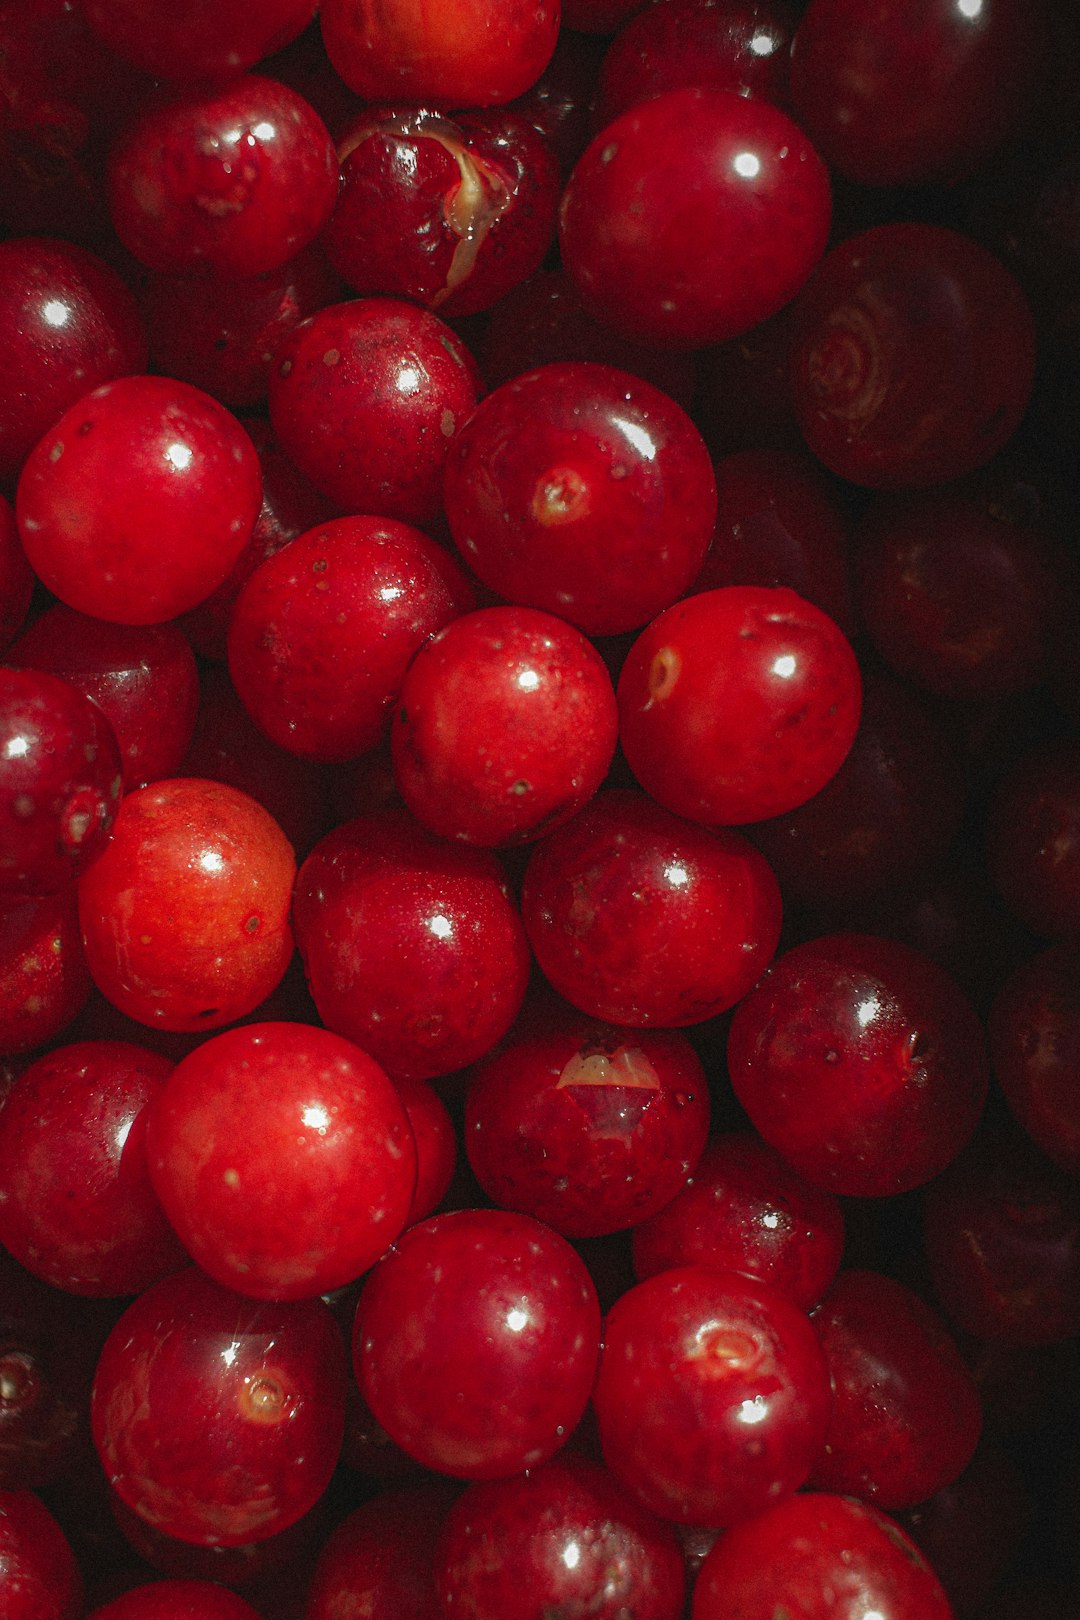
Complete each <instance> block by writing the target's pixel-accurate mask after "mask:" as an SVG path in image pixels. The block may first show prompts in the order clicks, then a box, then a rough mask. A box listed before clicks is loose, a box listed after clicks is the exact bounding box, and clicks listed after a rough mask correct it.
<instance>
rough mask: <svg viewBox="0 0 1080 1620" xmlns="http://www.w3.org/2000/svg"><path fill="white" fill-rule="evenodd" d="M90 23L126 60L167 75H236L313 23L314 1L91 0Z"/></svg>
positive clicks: (88, 2) (87, 7)
mask: <svg viewBox="0 0 1080 1620" xmlns="http://www.w3.org/2000/svg"><path fill="white" fill-rule="evenodd" d="M84 9H85V11H86V20H87V22H88V23H89V24H90V27H91V28H92V29H94V31H95V32H96V33H98V34H100V36H101V38H102V39H103V40H104V41H105V42H106V44H107V45H108V46H109V47H110V48H111V49H112V50H114V51H115V52H116V54H117V56H119V57H121V58H123V60H125V61H129V62H134V63H135V64H136V65H137V66H138V67H141V68H143V69H145V71H146V72H147V73H152V74H154V75H155V76H156V77H158V78H163V79H191V80H199V79H225V78H233V77H235V76H236V75H237V74H240V73H244V72H246V71H247V69H248V68H250V67H254V65H255V63H256V62H258V61H259V60H260V59H261V58H262V57H264V56H269V55H271V53H272V52H274V51H277V50H280V49H281V48H282V46H283V45H287V44H288V43H289V41H290V40H291V39H294V38H295V37H296V35H297V34H299V33H300V31H301V29H303V28H306V26H307V24H308V23H309V22H310V21H311V18H312V15H313V13H314V10H315V7H314V4H313V0H266V3H265V4H262V5H260V6H258V7H257V8H256V9H255V10H252V8H251V7H250V6H249V5H248V4H247V0H179V3H175V0H154V3H153V4H151V5H147V4H146V3H145V0H86V5H85V7H84Z"/></svg>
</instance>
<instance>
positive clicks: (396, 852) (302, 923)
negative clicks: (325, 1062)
mask: <svg viewBox="0 0 1080 1620" xmlns="http://www.w3.org/2000/svg"><path fill="white" fill-rule="evenodd" d="M293 916H294V924H295V927H296V938H297V944H298V945H299V948H300V954H301V956H302V957H303V960H304V969H305V971H306V973H307V977H308V983H309V984H310V986H311V993H312V995H313V996H314V998H315V1004H316V1006H317V1007H318V1009H319V1016H320V1017H321V1018H322V1020H323V1022H324V1023H325V1024H327V1025H328V1026H329V1028H331V1029H334V1030H336V1031H337V1032H338V1033H339V1034H341V1035H344V1036H345V1037H346V1038H347V1039H349V1040H354V1041H356V1043H357V1045H358V1046H361V1047H362V1048H363V1050H364V1051H366V1052H369V1053H370V1054H371V1056H372V1057H374V1058H375V1060H376V1062H378V1063H380V1064H381V1065H382V1066H383V1068H385V1069H386V1071H387V1073H388V1074H390V1075H391V1076H393V1077H395V1078H396V1077H397V1076H398V1075H404V1076H406V1077H408V1078H412V1079H418V1080H427V1079H431V1078H432V1077H434V1076H436V1075H441V1074H448V1073H450V1072H451V1071H452V1070H454V1069H460V1068H463V1067H464V1066H465V1065H466V1064H467V1063H474V1062H476V1060H477V1059H478V1058H481V1057H483V1056H484V1054H485V1053H486V1052H488V1051H490V1049H491V1047H492V1046H494V1044H495V1042H496V1041H497V1040H499V1039H500V1038H501V1037H502V1036H503V1035H504V1034H505V1033H506V1031H507V1030H508V1029H509V1027H510V1025H511V1024H512V1022H513V1020H514V1018H515V1016H516V1014H517V1011H518V1008H519V1007H520V1005H521V1002H522V999H523V997H524V994H525V986H526V983H527V981H528V974H529V951H528V945H527V943H526V939H525V932H524V929H523V927H522V924H521V919H520V918H519V916H518V914H517V911H516V909H515V908H514V906H513V904H512V903H511V901H510V899H509V895H508V891H507V886H506V880H505V878H504V876H503V872H502V868H501V867H500V866H499V865H498V862H497V861H496V858H495V857H494V856H493V855H491V854H489V852H488V851H486V850H479V849H469V848H466V847H465V846H464V845H461V844H450V843H446V842H444V841H443V840H442V839H438V838H435V837H434V836H433V835H432V834H431V833H429V832H427V831H426V829H425V828H422V827H420V826H419V825H418V824H417V823H416V822H415V821H413V819H412V817H411V816H409V815H408V814H406V812H404V811H401V810H387V811H383V812H381V813H375V814H372V815H368V816H360V817H357V818H356V819H355V820H353V821H350V822H346V823H345V825H344V826H341V827H338V828H337V829H336V830H335V831H334V832H331V833H329V834H327V836H326V837H325V838H323V839H322V840H321V841H320V842H319V843H318V844H317V845H316V846H315V848H314V850H313V851H312V852H311V854H310V855H309V856H308V858H307V860H306V861H305V862H304V864H303V866H302V867H301V869H300V873H299V875H298V877H297V882H296V896H295V901H294V913H293Z"/></svg>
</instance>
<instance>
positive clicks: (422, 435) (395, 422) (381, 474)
mask: <svg viewBox="0 0 1080 1620" xmlns="http://www.w3.org/2000/svg"><path fill="white" fill-rule="evenodd" d="M477 393H478V379H477V372H476V365H475V362H474V360H473V358H472V356H471V355H470V354H469V352H468V350H467V349H466V348H465V345H464V344H463V343H462V342H461V341H460V339H459V338H458V337H456V336H455V334H454V333H453V332H451V330H450V328H449V327H448V326H446V325H445V324H444V323H443V322H442V321H440V320H439V319H438V317H437V316H435V315H432V314H431V312H430V311H429V310H424V309H417V308H416V307H415V305H412V304H406V303H404V302H402V301H401V300H399V299H396V298H358V299H354V300H351V301H349V302H348V303H344V304H331V305H330V306H329V307H328V308H326V309H322V310H320V311H319V312H318V313H317V314H315V315H312V316H310V317H309V318H308V319H307V320H306V321H301V322H300V323H299V325H298V326H295V327H294V328H293V329H292V331H291V332H290V333H289V334H288V336H287V337H286V338H285V340H284V341H283V342H282V343H281V345H280V346H279V348H278V350H277V354H276V356H275V360H274V365H273V367H272V368H271V372H270V393H269V404H270V420H271V423H272V424H273V427H274V431H275V433H276V434H277V437H278V441H279V442H280V444H281V447H282V449H283V450H284V451H285V452H286V454H287V455H289V456H290V457H291V458H292V459H293V461H295V463H296V465H297V466H298V467H299V469H300V471H301V472H302V473H303V474H304V475H305V476H306V477H307V478H310V480H311V482H312V483H313V484H314V485H315V486H316V488H317V489H320V490H322V491H323V493H324V494H325V495H328V496H329V497H330V498H331V500H333V501H335V502H336V503H337V504H338V506H339V507H340V508H341V509H342V510H343V511H346V512H359V513H364V514H366V515H370V516H376V517H392V518H397V519H399V520H400V521H401V522H403V523H419V524H423V523H428V522H430V521H431V520H432V519H433V518H435V517H436V516H437V515H438V513H439V511H440V508H441V505H442V476H443V465H444V463H445V460H446V456H447V453H448V451H449V448H450V441H451V440H452V439H453V437H454V434H455V433H456V432H457V430H458V428H459V427H460V426H461V424H462V422H463V421H464V420H465V418H466V417H467V416H468V415H469V414H470V413H471V412H472V410H473V407H474V406H475V404H476V398H477Z"/></svg>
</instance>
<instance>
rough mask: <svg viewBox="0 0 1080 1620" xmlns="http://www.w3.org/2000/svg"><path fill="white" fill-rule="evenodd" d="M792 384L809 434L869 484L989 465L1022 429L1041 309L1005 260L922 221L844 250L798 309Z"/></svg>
mask: <svg viewBox="0 0 1080 1620" xmlns="http://www.w3.org/2000/svg"><path fill="white" fill-rule="evenodd" d="M792 320H793V323H794V340H793V346H792V355H791V380H792V390H793V394H794V400H795V410H796V414H797V417H798V420H799V426H800V428H801V430H802V433H803V436H804V438H805V440H806V443H807V444H808V445H809V447H810V449H811V450H812V451H813V452H814V454H815V455H816V456H817V457H818V458H819V459H820V460H821V461H823V462H824V463H825V465H826V467H828V468H829V469H830V471H832V472H834V473H838V474H839V476H840V477H841V478H846V479H848V480H849V481H850V482H851V483H853V484H861V485H865V486H867V487H869V488H871V489H906V488H909V487H910V488H924V487H926V486H928V485H932V484H943V483H947V482H948V481H949V480H950V479H956V478H961V477H963V476H964V475H965V474H967V473H969V472H973V471H974V470H975V469H976V468H977V467H981V466H983V465H984V464H985V463H986V462H988V461H989V460H990V458H991V457H992V456H993V455H995V454H996V453H997V451H998V450H1000V449H1001V448H1002V446H1003V445H1005V444H1006V443H1007V442H1008V440H1009V439H1010V438H1011V437H1012V434H1013V433H1014V432H1015V430H1016V428H1017V426H1018V425H1019V422H1020V420H1021V417H1022V416H1023V414H1024V411H1025V409H1026V407H1027V404H1028V400H1029V398H1030V395H1031V389H1032V383H1033V379H1034V374H1035V335H1034V327H1033V324H1032V319H1031V313H1030V311H1029V309H1028V306H1027V303H1026V301H1025V299H1024V295H1023V293H1022V292H1021V291H1020V287H1019V285H1018V283H1017V282H1016V281H1015V280H1014V278H1013V277H1012V276H1011V275H1010V274H1009V272H1008V271H1007V270H1006V269H1005V267H1004V265H1003V264H1002V263H1001V261H1000V260H999V259H996V258H995V257H994V255H993V254H992V253H989V252H988V251H987V250H986V249H985V248H983V247H981V246H980V245H979V244H978V243H977V242H975V241H973V240H972V239H971V238H970V237H966V236H962V235H960V233H959V232H957V231H953V230H948V229H946V228H945V227H943V226H939V225H930V224H926V223H923V222H905V223H901V224H894V225H878V226H875V227H873V228H872V229H871V230H868V231H861V232H859V233H857V234H856V235H854V236H850V237H848V239H847V240H846V241H844V242H842V243H840V244H839V245H838V246H837V247H834V248H833V249H832V251H831V252H830V253H829V254H827V255H826V257H825V258H824V259H823V260H822V262H821V264H820V265H819V266H818V268H817V270H816V271H815V273H814V275H813V277H812V278H811V280H810V282H809V283H808V285H807V286H806V287H805V288H804V289H803V291H802V292H801V293H800V294H799V297H798V299H797V301H796V302H795V304H794V306H793V309H792Z"/></svg>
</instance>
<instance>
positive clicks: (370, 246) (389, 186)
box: [322, 107, 561, 319]
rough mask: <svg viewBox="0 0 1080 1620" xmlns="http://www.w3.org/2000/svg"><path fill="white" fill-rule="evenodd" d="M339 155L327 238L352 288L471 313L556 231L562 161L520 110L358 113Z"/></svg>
mask: <svg viewBox="0 0 1080 1620" xmlns="http://www.w3.org/2000/svg"><path fill="white" fill-rule="evenodd" d="M338 158H339V162H340V165H341V195H340V196H339V197H338V201H337V206H336V207H335V209H334V212H333V216H332V218H331V219H330V221H329V223H328V225H327V226H326V229H325V230H324V232H323V236H322V243H323V246H324V247H325V249H326V253H327V256H328V258H329V259H330V261H331V263H332V264H333V265H334V266H335V268H336V269H337V270H338V272H339V274H340V275H341V276H342V277H343V279H344V280H345V281H347V282H348V284H349V286H350V287H352V288H353V290H354V291H355V292H358V293H389V294H393V295H396V296H398V297H402V298H411V299H414V300H415V301H416V302H417V303H419V304H423V305H425V306H426V307H427V308H428V309H435V310H438V312H439V314H440V315H441V316H442V317H443V318H444V319H452V318H453V317H454V316H456V315H471V314H474V313H475V312H476V311H477V310H481V309H488V308H490V306H491V305H492V304H494V303H496V302H497V301H498V300H499V299H500V298H501V297H502V296H503V294H504V293H506V292H509V290H510V288H511V287H514V286H516V285H517V283H518V282H519V281H522V280H524V278H525V277H526V276H528V275H531V274H532V272H533V271H534V270H536V269H538V268H539V266H540V263H541V261H542V260H543V258H544V255H545V253H546V252H547V250H548V247H549V245H550V243H551V239H552V237H553V235H554V233H555V214H556V209H557V206H558V201H559V193H560V190H561V175H560V172H559V165H558V161H557V159H556V157H555V154H554V152H552V151H551V150H550V148H549V147H548V145H547V143H546V142H545V141H544V139H543V138H542V136H541V135H540V134H539V132H538V131H536V130H535V129H533V127H532V125H531V124H529V123H528V122H527V121H526V119H525V118H524V117H523V116H522V115H521V114H519V113H514V112H511V111H509V110H503V109H500V110H499V111H497V112H486V113H459V114H458V115H457V116H456V117H455V118H452V119H451V118H448V117H446V116H445V114H442V113H433V112H429V111H427V110H426V109H425V108H423V107H419V108H407V109H399V108H392V109H379V108H377V107H375V108H370V109H365V110H364V111H362V112H361V113H360V114H358V115H357V116H356V117H355V118H354V119H353V120H351V122H350V123H349V125H348V126H347V128H346V129H345V130H344V131H343V132H342V134H341V135H340V136H339V138H338Z"/></svg>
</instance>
